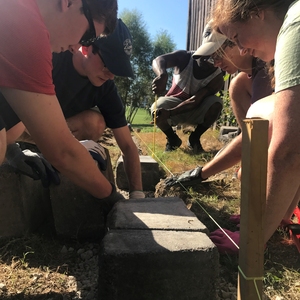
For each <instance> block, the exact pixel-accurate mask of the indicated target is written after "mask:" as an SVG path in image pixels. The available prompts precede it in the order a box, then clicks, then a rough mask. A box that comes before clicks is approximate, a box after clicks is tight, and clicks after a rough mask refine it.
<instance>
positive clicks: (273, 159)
mask: <svg viewBox="0 0 300 300" xmlns="http://www.w3.org/2000/svg"><path fill="white" fill-rule="evenodd" d="M299 94H300V86H299V85H298V86H295V87H292V88H289V89H286V90H283V91H281V92H278V93H277V94H275V95H273V96H272V97H274V100H275V106H274V114H273V133H272V139H271V143H270V146H269V157H268V175H267V205H266V211H268V214H266V216H265V242H266V241H267V240H268V239H269V238H270V237H271V235H272V234H273V233H274V231H275V230H276V228H277V227H278V225H279V224H280V222H281V220H282V219H283V218H284V217H285V215H286V212H287V211H288V210H289V209H290V207H291V206H292V207H293V206H294V208H295V207H296V204H297V202H298V200H299V199H298V196H299V194H298V191H299V186H300V176H299V170H300V152H299V151H300V150H299V149H300V131H299V128H300V119H299V111H300V102H299Z"/></svg>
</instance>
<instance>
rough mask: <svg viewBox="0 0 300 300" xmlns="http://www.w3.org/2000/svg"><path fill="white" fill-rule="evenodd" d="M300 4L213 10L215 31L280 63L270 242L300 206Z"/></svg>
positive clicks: (245, 2)
mask: <svg viewBox="0 0 300 300" xmlns="http://www.w3.org/2000/svg"><path fill="white" fill-rule="evenodd" d="M299 10H300V1H299V0H296V1H292V0H267V1H266V0H258V1H252V0H240V1H236V0H229V1H223V0H219V1H218V2H217V3H216V7H215V9H214V11H213V19H214V27H218V28H219V29H220V31H221V32H222V33H223V34H225V35H226V36H227V37H228V38H229V39H231V40H233V41H234V42H235V43H236V44H237V45H238V47H239V49H240V53H241V54H242V55H243V54H245V53H250V54H252V55H254V56H257V57H259V58H260V59H262V60H264V61H267V62H268V61H271V60H272V59H275V65H274V76H275V92H274V94H273V95H271V96H269V97H271V98H272V100H273V101H274V112H273V115H272V120H271V123H272V138H271V141H270V145H269V149H268V173H267V197H266V211H268V214H266V216H265V218H264V224H265V225H264V228H265V230H264V241H265V242H267V241H268V240H269V238H270V237H271V236H272V234H273V233H274V231H275V230H276V228H277V227H278V225H279V224H280V222H281V221H282V220H289V219H290V217H291V214H292V212H293V211H294V208H295V207H296V205H297V203H298V202H299V195H300V193H299V191H300V189H299V188H300V186H299V184H300V178H299V168H300V160H299V154H298V150H297V149H298V148H299V143H300V133H299V130H298V128H299V126H300V125H299V122H300V121H299V118H298V112H299V109H300V106H299V105H300V104H299V92H300V69H299V68H298V67H297V66H298V65H299V54H298V52H299V43H300V42H299V40H298V39H297V38H295V37H297V36H298V33H299V31H300V26H299V18H300V16H299Z"/></svg>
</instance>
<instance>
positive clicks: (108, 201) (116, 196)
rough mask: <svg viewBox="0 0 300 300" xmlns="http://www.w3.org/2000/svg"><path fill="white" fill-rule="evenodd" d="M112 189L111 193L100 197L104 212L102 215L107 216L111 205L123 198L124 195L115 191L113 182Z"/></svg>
mask: <svg viewBox="0 0 300 300" xmlns="http://www.w3.org/2000/svg"><path fill="white" fill-rule="evenodd" d="M111 186H112V191H111V194H110V195H109V196H108V197H106V198H102V199H100V201H101V203H102V209H103V212H104V216H107V215H108V213H109V212H110V211H111V210H112V208H113V206H114V205H115V204H116V203H117V202H118V201H119V200H124V199H125V198H124V196H123V195H122V194H120V193H118V192H117V191H116V187H115V185H114V184H113V183H111Z"/></svg>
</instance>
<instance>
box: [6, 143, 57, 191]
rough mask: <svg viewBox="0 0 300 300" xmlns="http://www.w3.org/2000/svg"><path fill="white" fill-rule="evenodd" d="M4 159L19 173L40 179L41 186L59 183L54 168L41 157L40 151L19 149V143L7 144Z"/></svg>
mask: <svg viewBox="0 0 300 300" xmlns="http://www.w3.org/2000/svg"><path fill="white" fill-rule="evenodd" d="M6 159H7V162H8V164H9V165H10V166H11V167H12V168H13V169H14V170H16V171H18V172H19V173H22V174H24V175H26V176H29V177H31V178H33V179H34V180H38V179H40V180H41V181H42V185H43V187H45V188H47V187H49V185H50V183H51V182H53V183H54V184H56V185H58V184H60V179H59V175H58V172H57V171H56V169H55V168H54V167H53V166H52V165H51V164H50V163H49V162H48V161H47V160H46V159H45V158H44V157H43V155H42V154H41V153H36V152H32V151H30V150H28V149H25V150H23V151H22V150H21V148H20V147H19V144H17V143H15V144H10V145H8V146H7V150H6Z"/></svg>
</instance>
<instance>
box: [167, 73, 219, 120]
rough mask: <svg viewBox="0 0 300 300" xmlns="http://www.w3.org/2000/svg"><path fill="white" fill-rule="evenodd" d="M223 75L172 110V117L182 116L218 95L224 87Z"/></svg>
mask: <svg viewBox="0 0 300 300" xmlns="http://www.w3.org/2000/svg"><path fill="white" fill-rule="evenodd" d="M223 83H224V80H223V75H222V73H221V74H219V75H217V76H216V77H215V78H213V79H212V80H211V81H210V82H209V83H208V84H207V86H205V87H204V88H202V89H201V90H199V91H198V92H197V94H195V95H194V96H192V97H191V98H189V99H187V100H185V101H183V102H181V103H180V104H179V105H177V106H176V107H174V108H172V109H170V110H169V111H170V115H172V116H174V115H178V114H182V113H184V112H187V111H191V110H193V109H194V108H195V107H198V106H199V105H200V103H201V102H202V101H203V99H204V98H206V97H208V96H211V95H214V94H216V93H217V92H218V91H220V90H221V89H222V87H223Z"/></svg>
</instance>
